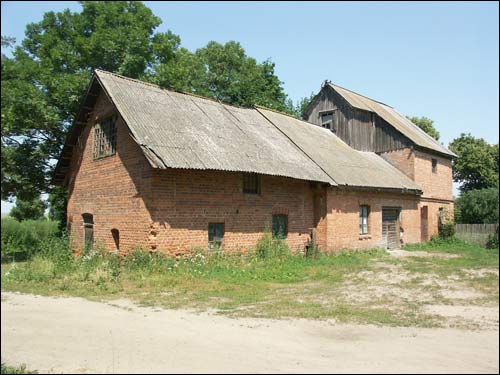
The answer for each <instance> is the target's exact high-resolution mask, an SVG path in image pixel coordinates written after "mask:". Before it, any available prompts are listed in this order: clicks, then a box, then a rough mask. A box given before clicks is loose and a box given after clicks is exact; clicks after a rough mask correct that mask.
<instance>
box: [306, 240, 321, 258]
mask: <svg viewBox="0 0 500 375" xmlns="http://www.w3.org/2000/svg"><path fill="white" fill-rule="evenodd" d="M320 254H321V250H320V248H319V246H318V245H316V243H315V242H314V241H313V240H312V239H311V240H310V241H309V243H308V244H307V247H306V258H317V257H318V256H319V255H320Z"/></svg>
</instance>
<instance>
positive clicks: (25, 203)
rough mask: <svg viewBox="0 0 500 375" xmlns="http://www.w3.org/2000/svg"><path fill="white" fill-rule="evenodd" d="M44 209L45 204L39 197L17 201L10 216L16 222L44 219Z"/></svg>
mask: <svg viewBox="0 0 500 375" xmlns="http://www.w3.org/2000/svg"><path fill="white" fill-rule="evenodd" d="M46 208H47V205H46V203H45V202H44V201H43V200H41V199H40V197H36V198H33V199H30V200H22V199H17V200H16V204H15V205H14V207H12V209H11V211H10V216H12V217H13V218H14V219H16V220H17V221H23V220H39V219H43V218H44V217H45V216H44V213H45V209H46Z"/></svg>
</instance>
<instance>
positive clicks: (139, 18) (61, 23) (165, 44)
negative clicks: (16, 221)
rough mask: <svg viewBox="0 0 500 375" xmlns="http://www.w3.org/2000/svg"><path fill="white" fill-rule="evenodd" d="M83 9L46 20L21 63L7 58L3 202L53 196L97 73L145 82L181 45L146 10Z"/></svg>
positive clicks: (130, 6) (32, 30)
mask: <svg viewBox="0 0 500 375" xmlns="http://www.w3.org/2000/svg"><path fill="white" fill-rule="evenodd" d="M81 5H82V8H83V9H82V11H81V12H76V13H73V12H71V11H69V10H64V11H62V12H58V13H54V12H48V13H45V14H44V17H43V19H42V21H40V22H38V23H32V24H29V25H28V26H27V27H26V38H25V39H24V40H23V42H22V45H21V46H18V47H17V48H16V49H15V51H14V58H6V57H3V58H2V76H1V79H2V89H1V90H2V94H1V95H2V103H1V106H2V108H1V109H2V160H1V161H2V176H1V177H2V199H12V198H13V197H15V196H16V197H19V198H21V199H32V198H34V197H37V196H39V195H40V193H41V192H47V190H48V186H49V181H50V176H51V171H52V169H53V167H54V162H53V159H55V158H57V157H58V155H59V152H60V150H61V147H62V144H63V142H64V137H65V134H66V132H67V130H68V127H69V125H70V124H71V123H72V120H73V116H74V115H75V112H76V111H77V108H78V104H79V101H80V100H81V98H82V95H83V94H84V92H85V87H86V85H87V84H88V80H89V77H90V74H91V71H92V69H94V68H101V69H105V70H109V71H113V72H118V73H121V74H124V75H126V76H129V77H139V76H141V75H142V74H144V73H145V72H146V71H148V70H150V69H152V67H153V66H154V65H155V64H158V63H160V62H165V61H167V60H168V59H171V58H172V56H173V55H174V54H175V50H176V49H177V47H178V45H179V42H180V39H179V37H178V36H176V35H174V34H172V33H171V32H166V33H158V32H156V33H155V31H154V30H155V28H156V27H158V25H160V23H161V21H160V19H159V18H158V17H156V16H154V15H153V14H152V12H151V10H150V9H149V8H147V7H146V6H145V5H144V4H142V3H141V2H138V1H123V2H121V1H120V2H119V1H111V2H108V1H83V2H81ZM5 42H9V41H8V40H5ZM2 45H4V38H2Z"/></svg>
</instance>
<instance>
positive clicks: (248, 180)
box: [243, 173, 260, 194]
mask: <svg viewBox="0 0 500 375" xmlns="http://www.w3.org/2000/svg"><path fill="white" fill-rule="evenodd" d="M243 193H244V194H260V176H259V175H258V174H257V173H243Z"/></svg>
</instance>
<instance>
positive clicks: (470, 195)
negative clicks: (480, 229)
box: [455, 188, 498, 224]
mask: <svg viewBox="0 0 500 375" xmlns="http://www.w3.org/2000/svg"><path fill="white" fill-rule="evenodd" d="M455 221H456V222H457V223H463V224H497V223H498V188H489V189H481V190H469V191H465V192H463V193H461V194H460V196H459V197H458V198H457V199H456V200H455Z"/></svg>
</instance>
